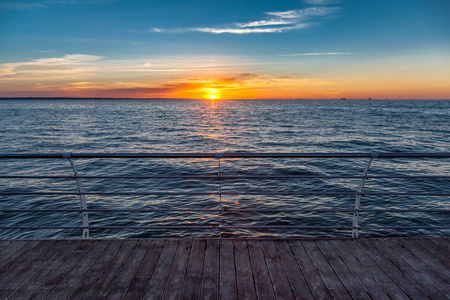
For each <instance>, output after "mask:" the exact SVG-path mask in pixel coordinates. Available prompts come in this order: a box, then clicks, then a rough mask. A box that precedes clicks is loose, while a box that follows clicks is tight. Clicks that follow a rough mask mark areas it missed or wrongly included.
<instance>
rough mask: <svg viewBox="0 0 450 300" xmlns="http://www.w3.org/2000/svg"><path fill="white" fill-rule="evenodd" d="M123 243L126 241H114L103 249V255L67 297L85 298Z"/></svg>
mask: <svg viewBox="0 0 450 300" xmlns="http://www.w3.org/2000/svg"><path fill="white" fill-rule="evenodd" d="M123 243H124V241H121V240H115V241H112V242H111V243H110V244H109V245H108V247H107V248H106V249H105V251H103V253H102V255H101V256H100V257H99V258H98V259H97V260H96V261H95V263H94V264H93V265H92V266H91V268H90V269H89V271H88V272H87V273H86V274H85V275H84V276H83V278H81V280H80V281H78V283H77V284H76V285H75V286H74V287H73V289H72V291H71V293H70V294H69V295H68V297H67V299H73V300H77V299H83V298H84V297H85V296H86V295H87V293H89V291H90V290H91V288H92V287H93V286H94V285H95V283H96V282H98V280H100V277H101V276H102V274H103V272H104V270H105V269H106V268H107V266H108V265H109V264H110V263H111V261H112V260H113V258H114V257H115V256H116V255H117V253H118V251H119V249H120V248H121V247H122V245H123Z"/></svg>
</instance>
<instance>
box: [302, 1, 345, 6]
mask: <svg viewBox="0 0 450 300" xmlns="http://www.w3.org/2000/svg"><path fill="white" fill-rule="evenodd" d="M303 2H304V3H306V4H309V5H329V4H335V3H338V2H339V1H337V0H303Z"/></svg>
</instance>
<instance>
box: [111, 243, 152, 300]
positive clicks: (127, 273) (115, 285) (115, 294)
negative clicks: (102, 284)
mask: <svg viewBox="0 0 450 300" xmlns="http://www.w3.org/2000/svg"><path fill="white" fill-rule="evenodd" d="M151 243H152V241H151V240H140V241H138V243H137V245H136V246H135V247H134V249H133V252H131V254H130V256H129V257H128V259H127V261H126V262H125V265H124V267H123V268H122V269H121V270H120V272H119V274H118V275H117V276H116V278H115V279H114V281H113V282H112V283H111V285H110V288H109V290H108V292H107V293H106V296H105V298H106V299H122V297H123V296H124V295H125V292H126V291H127V289H128V287H129V286H130V284H131V281H132V280H133V278H134V276H135V274H136V272H137V270H138V269H139V267H140V265H141V263H142V261H143V259H144V257H145V254H146V253H147V250H148V248H149V246H150V245H151Z"/></svg>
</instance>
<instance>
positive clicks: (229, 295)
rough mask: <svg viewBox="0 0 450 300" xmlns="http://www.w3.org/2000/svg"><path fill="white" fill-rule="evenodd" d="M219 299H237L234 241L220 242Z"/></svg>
mask: <svg viewBox="0 0 450 300" xmlns="http://www.w3.org/2000/svg"><path fill="white" fill-rule="evenodd" d="M219 276H220V279H219V298H220V299H229V300H234V299H237V293H236V292H237V287H236V267H235V261H234V246H233V241H232V240H221V241H220V273H219Z"/></svg>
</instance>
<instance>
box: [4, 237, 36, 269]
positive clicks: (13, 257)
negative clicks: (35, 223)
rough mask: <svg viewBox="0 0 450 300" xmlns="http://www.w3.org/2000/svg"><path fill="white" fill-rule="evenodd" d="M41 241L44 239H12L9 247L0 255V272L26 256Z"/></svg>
mask: <svg viewBox="0 0 450 300" xmlns="http://www.w3.org/2000/svg"><path fill="white" fill-rule="evenodd" d="M41 243H44V241H14V242H13V243H11V244H10V247H8V248H7V249H5V251H3V253H2V256H1V257H0V273H3V272H4V271H6V270H8V269H9V268H10V267H11V266H12V265H14V264H15V263H16V262H17V261H20V260H21V259H23V258H24V257H26V256H27V254H28V253H29V252H30V251H33V249H34V248H35V247H37V246H39V245H40V244H41Z"/></svg>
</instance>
